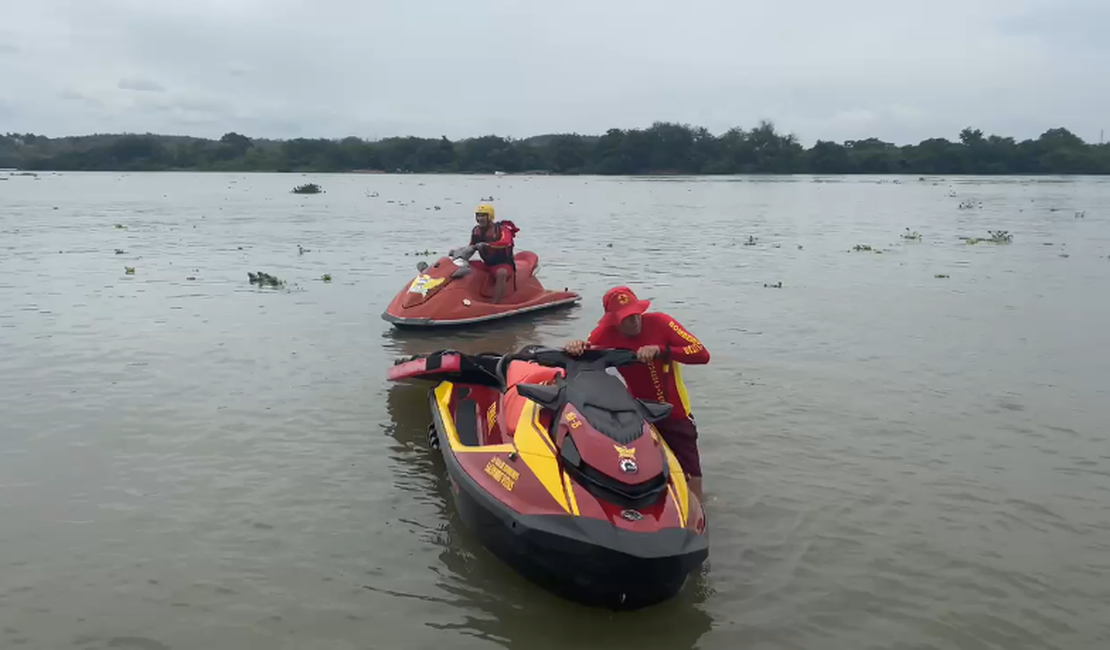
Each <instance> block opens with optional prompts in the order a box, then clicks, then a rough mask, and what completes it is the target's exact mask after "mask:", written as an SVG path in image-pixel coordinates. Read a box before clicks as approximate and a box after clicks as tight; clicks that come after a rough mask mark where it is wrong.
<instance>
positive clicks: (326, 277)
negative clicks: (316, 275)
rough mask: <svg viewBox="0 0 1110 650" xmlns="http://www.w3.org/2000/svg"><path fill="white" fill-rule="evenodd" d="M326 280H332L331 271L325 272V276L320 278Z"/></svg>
mask: <svg viewBox="0 0 1110 650" xmlns="http://www.w3.org/2000/svg"><path fill="white" fill-rule="evenodd" d="M320 279H321V280H323V281H324V282H331V273H325V274H324V277H322V278H320Z"/></svg>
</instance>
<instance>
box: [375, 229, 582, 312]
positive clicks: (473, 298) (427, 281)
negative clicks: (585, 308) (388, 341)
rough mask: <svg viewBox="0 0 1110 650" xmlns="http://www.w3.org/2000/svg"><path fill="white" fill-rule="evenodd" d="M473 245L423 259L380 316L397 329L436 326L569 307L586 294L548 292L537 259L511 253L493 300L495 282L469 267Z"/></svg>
mask: <svg viewBox="0 0 1110 650" xmlns="http://www.w3.org/2000/svg"><path fill="white" fill-rule="evenodd" d="M474 251H475V249H474V247H472V246H468V247H466V248H463V249H461V250H460V251H458V252H456V251H452V252H451V254H448V255H446V256H444V257H441V258H439V260H437V261H436V262H435V263H434V264H432V265H430V266H429V265H428V264H427V262H421V263H420V264H418V265H417V276H416V277H415V278H414V279H413V280H412V281H411V282H409V283H408V284H406V285H405V286H404V288H402V289H401V291H400V292H398V293H397V295H396V296H394V298H393V301H392V302H390V303H389V307H387V308H386V310H385V312H384V313H383V314H382V318H383V319H385V320H386V321H389V322H390V323H393V325H394V326H396V327H436V326H440V327H442V326H457V325H471V324H475V323H483V322H487V321H492V320H497V319H501V318H508V317H510V316H519V315H521V314H526V313H530V312H535V311H540V310H543V309H553V308H556V307H567V306H571V305H574V304H576V303H578V302H579V301H580V300H581V299H582V297H581V296H580V295H578V294H577V293H575V292H573V291H568V290H566V289H564V290H563V291H548V290H546V289H544V288H543V285H542V284H540V281H539V280H538V279H537V278H536V270H537V269H538V267H539V257H538V256H537V255H536V254H535V253H533V252H531V251H521V252H519V253H517V254H516V255H514V256H513V261H514V271H513V273H512V274H511V276H510V277H509V279H508V285H507V287H506V290H505V294H504V296H503V297H502V299H501V302H499V303H494V302H492V299H493V290H494V284H495V280H494V278H493V276H491V275H490V273H489V272H488V271H486V270H485V269H484V268H478V267H476V266H471V265H470V262H469V259H470V257H471V256H472V255H473V254H474Z"/></svg>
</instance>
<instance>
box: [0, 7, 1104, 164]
mask: <svg viewBox="0 0 1110 650" xmlns="http://www.w3.org/2000/svg"><path fill="white" fill-rule="evenodd" d="M1108 26H1110V0H927V1H921V0H917V1H914V2H909V1H907V0H837V1H836V2H829V1H828V0H774V1H773V2H772V1H771V0H636V1H625V0H389V1H382V0H315V1H313V2H308V1H304V0H173V1H169V0H0V132H4V131H17V132H34V133H45V134H47V135H51V136H57V135H69V134H83V133H93V132H117V131H131V132H145V131H150V132H157V133H175V134H187V135H201V136H219V135H220V134H222V133H224V132H227V131H231V130H235V131H239V132H241V133H244V134H247V135H251V136H265V137H283V138H284V137H298V136H305V137H318V136H319V137H341V136H346V135H357V136H361V137H370V138H374V137H384V136H387V135H409V134H412V135H424V136H439V135H446V136H448V137H450V138H457V137H465V136H471V135H481V134H486V133H497V134H500V135H508V136H517V137H523V136H527V135H533V134H537V133H549V132H569V131H577V132H580V133H599V132H603V131H604V130H605V129H606V128H609V127H612V126H619V127H634V126H646V125H649V124H650V123H651V122H652V121H655V120H673V121H682V122H689V123H692V124H697V125H702V126H706V127H708V128H709V129H710V130H712V131H714V132H720V131H723V130H725V129H727V128H729V127H731V126H743V127H750V126H754V125H755V124H756V123H757V121H758V120H759V119H762V118H766V119H770V120H773V121H774V122H775V123H776V124H777V125H778V126H779V127H780V129H782V130H785V131H792V132H794V133H797V134H798V136H799V137H800V138H801V139H802V140H803V142H806V143H807V144H808V143H811V142H812V141H813V140H814V139H816V138H822V139H833V140H844V139H850V138H860V137H869V136H878V137H881V138H884V139H888V140H893V141H895V142H899V143H904V142H916V141H919V140H921V139H923V138H926V137H932V136H945V137H950V138H954V137H955V136H956V134H957V133H958V131H959V129H960V128H962V127H964V126H977V127H979V128H982V129H983V130H985V131H987V132H990V133H1000V134H1005V135H1015V136H1017V137H1030V136H1036V135H1037V134H1039V133H1040V132H1042V131H1044V130H1045V129H1047V128H1051V127H1054V126H1064V127H1067V128H1070V129H1072V130H1073V131H1075V132H1076V133H1078V134H1079V135H1080V136H1082V137H1084V138H1086V139H1088V140H1090V141H1097V140H1098V138H1099V131H1100V129H1101V128H1103V127H1108V128H1110V71H1108V70H1107V64H1110V38H1108V37H1107V34H1108V31H1107V30H1108Z"/></svg>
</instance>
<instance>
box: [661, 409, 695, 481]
mask: <svg viewBox="0 0 1110 650" xmlns="http://www.w3.org/2000/svg"><path fill="white" fill-rule="evenodd" d="M655 428H656V430H658V431H659V435H661V436H663V440H664V442H666V443H667V446H668V447H670V448H671V451H672V452H674V456H675V458H677V459H678V464H679V465H681V466H682V471H684V472H686V475H687V476H692V477H694V478H701V457H700V456H699V455H698V427H697V425H695V424H694V420H693V418H685V417H679V418H673V419H670V418H668V419H666V420H662V421H659V422H656V423H655Z"/></svg>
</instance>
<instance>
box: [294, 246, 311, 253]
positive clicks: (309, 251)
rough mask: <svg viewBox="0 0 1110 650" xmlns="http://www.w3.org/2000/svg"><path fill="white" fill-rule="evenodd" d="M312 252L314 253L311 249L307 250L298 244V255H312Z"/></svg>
mask: <svg viewBox="0 0 1110 650" xmlns="http://www.w3.org/2000/svg"><path fill="white" fill-rule="evenodd" d="M311 252H312V249H311V248H305V247H304V246H301V245H300V244H297V255H304V254H305V253H311Z"/></svg>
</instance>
